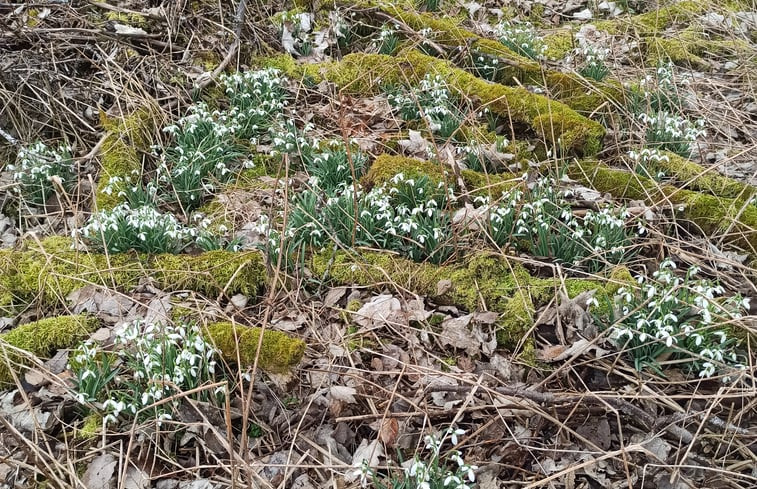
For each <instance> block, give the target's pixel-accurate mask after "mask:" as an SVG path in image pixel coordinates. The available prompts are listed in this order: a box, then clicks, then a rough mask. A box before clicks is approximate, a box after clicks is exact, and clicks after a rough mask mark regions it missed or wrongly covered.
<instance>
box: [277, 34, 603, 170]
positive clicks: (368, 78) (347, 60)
mask: <svg viewBox="0 0 757 489" xmlns="http://www.w3.org/2000/svg"><path fill="white" fill-rule="evenodd" d="M265 64H267V65H270V66H274V67H277V68H280V69H282V70H283V71H284V72H286V73H287V74H288V75H289V76H293V77H296V78H306V79H309V80H310V81H311V82H313V83H317V82H319V81H321V80H324V79H325V80H328V81H331V82H333V83H335V84H336V85H337V86H338V87H339V88H341V89H343V90H345V91H347V92H350V93H354V94H359V95H366V94H371V93H377V92H379V90H380V87H381V86H382V84H403V83H407V82H410V83H417V82H419V81H420V80H421V79H423V77H424V76H425V75H426V74H427V73H433V74H437V75H440V76H441V77H442V78H443V79H444V80H445V82H446V83H447V84H448V86H449V88H450V90H452V91H453V92H454V93H456V94H457V95H459V96H461V97H463V98H465V99H467V100H472V101H474V102H475V103H476V105H478V106H480V107H487V108H488V109H489V110H490V111H492V112H493V113H494V114H498V115H500V116H502V117H504V118H505V119H507V120H512V121H513V122H514V123H515V124H519V125H522V126H524V127H525V128H528V129H530V130H531V131H533V132H534V133H536V134H537V135H538V136H539V137H541V138H542V139H544V140H545V141H548V142H550V143H551V144H552V145H557V144H558V142H559V145H560V146H561V147H562V148H563V149H564V150H565V151H568V152H571V153H573V154H579V155H594V154H596V153H597V152H598V151H599V150H600V149H601V147H602V138H603V137H604V134H605V129H604V128H603V127H602V125H601V124H599V123H597V122H594V121H592V120H590V119H587V118H586V117H584V116H582V115H580V114H578V113H577V112H576V111H574V110H573V109H571V108H570V107H568V106H567V105H565V104H563V103H561V102H558V101H555V100H550V99H549V98H548V97H545V96H543V95H539V94H535V93H532V92H529V91H528V90H526V89H525V88H522V87H509V86H505V85H501V84H498V83H492V82H489V81H486V80H482V79H480V78H478V77H476V76H474V75H472V74H471V73H468V72H467V71H465V70H462V69H460V68H457V67H456V66H454V65H453V64H452V63H450V62H448V61H444V60H440V59H437V58H434V57H432V56H428V55H426V54H423V53H421V52H419V51H416V50H412V49H411V50H405V51H403V52H402V53H400V54H399V55H397V56H387V55H382V54H364V53H353V54H349V55H347V56H345V57H344V58H343V59H342V60H341V61H339V62H327V63H320V64H308V65H298V64H296V62H295V61H294V60H293V59H291V58H290V57H288V56H279V57H277V58H272V59H268V60H266V61H265Z"/></svg>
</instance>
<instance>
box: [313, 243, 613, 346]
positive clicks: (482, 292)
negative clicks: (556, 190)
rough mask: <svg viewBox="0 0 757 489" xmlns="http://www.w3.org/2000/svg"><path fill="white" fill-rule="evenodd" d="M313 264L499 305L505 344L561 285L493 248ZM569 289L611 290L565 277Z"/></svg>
mask: <svg viewBox="0 0 757 489" xmlns="http://www.w3.org/2000/svg"><path fill="white" fill-rule="evenodd" d="M311 270H312V271H313V273H314V274H315V275H317V276H328V278H330V279H331V280H334V281H335V282H337V283H339V284H343V285H351V284H359V285H364V286H367V287H370V288H373V289H381V288H383V287H384V286H385V284H386V283H387V282H389V283H392V284H395V285H396V286H397V287H398V288H400V289H404V290H409V291H412V292H413V293H416V294H419V295H422V296H425V297H428V298H430V299H432V300H433V301H434V302H436V303H438V304H451V305H456V306H459V307H462V308H464V309H466V310H468V311H476V310H489V311H496V312H498V313H500V314H501V316H500V320H499V321H498V323H497V325H498V331H497V341H498V343H499V345H500V346H502V347H504V348H514V347H516V346H517V345H518V344H519V343H521V342H522V341H523V339H524V337H525V335H526V334H527V333H528V331H529V330H530V329H531V327H532V326H533V321H534V319H533V316H534V312H535V310H536V308H538V307H540V306H543V305H545V304H547V303H548V302H549V301H550V300H551V299H552V298H553V297H554V295H555V292H556V291H557V290H559V288H560V287H561V285H560V281H559V280H557V279H539V278H534V277H532V276H531V275H530V274H529V273H528V271H527V270H526V269H525V268H523V266H522V265H520V264H518V263H516V262H515V261H512V260H508V259H507V258H506V257H502V256H496V255H493V254H489V253H478V254H474V255H472V256H470V257H469V258H468V259H467V260H465V262H464V263H463V264H460V265H450V266H438V265H432V264H428V263H415V262H412V261H410V260H406V259H403V258H400V257H398V256H396V255H392V254H389V253H378V252H367V251H366V252H361V253H359V254H349V253H345V252H338V253H336V254H332V253H331V252H322V253H320V254H316V255H314V256H313V257H312V261H311ZM565 289H566V290H567V293H568V295H569V296H570V297H574V296H576V295H578V294H580V293H581V292H584V291H587V290H593V289H597V297H600V298H602V299H607V294H608V292H607V291H606V290H605V285H604V284H603V283H602V282H599V281H593V280H580V279H567V280H566V281H565ZM600 302H604V303H608V304H609V303H610V301H609V300H604V301H600Z"/></svg>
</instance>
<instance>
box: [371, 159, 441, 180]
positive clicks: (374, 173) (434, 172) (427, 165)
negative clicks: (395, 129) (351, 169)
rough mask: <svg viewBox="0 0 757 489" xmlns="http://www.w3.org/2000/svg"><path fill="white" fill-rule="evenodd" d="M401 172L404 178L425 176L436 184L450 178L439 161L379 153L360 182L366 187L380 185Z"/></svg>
mask: <svg viewBox="0 0 757 489" xmlns="http://www.w3.org/2000/svg"><path fill="white" fill-rule="evenodd" d="M400 173H401V174H402V175H404V176H405V178H419V177H423V176H425V177H427V178H428V180H429V182H430V183H431V184H432V185H434V186H436V185H438V184H439V183H446V182H448V181H449V180H450V178H449V177H448V176H445V170H444V169H443V168H442V166H441V165H440V164H439V163H434V162H431V161H428V160H419V159H416V158H406V157H404V156H392V155H388V154H382V155H379V156H378V157H377V158H376V160H375V161H374V162H373V164H372V165H371V168H370V169H369V170H368V172H367V173H366V174H365V175H364V176H363V178H362V183H363V185H366V186H368V187H380V186H381V185H384V184H385V183H389V181H390V180H391V179H392V178H394V176H395V175H398V174H400Z"/></svg>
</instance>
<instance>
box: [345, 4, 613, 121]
mask: <svg viewBox="0 0 757 489" xmlns="http://www.w3.org/2000/svg"><path fill="white" fill-rule="evenodd" d="M343 3H345V4H348V3H349V6H350V7H352V6H354V4H355V2H343ZM358 4H360V5H365V7H366V8H368V9H371V8H377V9H379V10H380V11H381V12H382V13H383V14H384V15H385V16H388V17H391V18H394V19H397V21H399V22H401V23H403V24H405V25H407V26H408V27H410V28H412V29H413V30H415V31H416V32H419V31H421V30H423V29H431V32H432V33H433V40H434V43H436V44H437V45H441V46H444V47H445V49H446V50H447V51H448V52H449V53H450V55H451V56H450V57H451V58H454V59H457V60H460V61H458V64H460V65H462V67H465V66H464V65H468V66H469V65H470V64H471V63H472V62H473V59H474V58H475V57H478V56H480V55H486V56H488V57H492V58H496V59H498V60H499V61H500V63H499V68H498V73H497V80H496V81H497V82H499V83H502V84H504V85H517V84H524V85H536V86H540V87H544V88H545V89H546V90H547V91H548V93H549V95H550V96H551V97H552V98H554V99H556V100H559V101H560V102H563V103H565V104H566V105H568V106H569V107H571V108H573V109H575V110H577V111H579V112H585V113H590V112H593V111H595V110H596V109H597V108H598V107H600V106H601V105H602V104H604V103H605V102H606V101H607V100H608V98H609V99H613V100H622V98H623V96H622V93H623V88H622V86H621V85H620V84H618V83H615V82H601V83H600V82H594V81H591V80H586V79H583V78H581V77H579V76H576V75H574V74H571V73H561V72H559V71H554V70H551V69H548V68H546V67H545V66H543V65H542V64H540V63H539V62H537V61H534V60H532V59H529V58H526V57H524V56H521V55H520V54H518V53H515V52H514V51H512V50H511V49H509V48H508V47H507V46H505V45H504V44H502V43H501V42H499V41H497V40H493V39H487V38H484V37H481V36H479V35H478V34H476V33H475V32H472V31H470V30H468V29H466V28H465V27H463V26H461V25H460V23H459V21H456V20H455V19H454V18H450V17H446V18H443V19H440V18H438V17H437V16H434V15H433V14H432V13H430V12H418V11H417V10H416V8H415V6H414V5H412V4H409V5H403V4H402V3H401V2H399V3H398V2H372V1H361V2H358ZM367 15H368V16H371V15H375V14H370V13H369V14H367ZM545 42H546V44H547V48H548V49H547V53H546V54H547V56H549V57H551V58H556V59H560V58H563V57H564V56H565V55H567V54H568V52H569V51H570V50H571V49H572V48H573V47H574V43H573V35H572V32H570V31H568V30H565V29H563V30H561V31H560V32H559V35H558V34H554V35H550V36H547V37H545ZM463 46H464V47H465V49H464V51H463V52H464V53H467V56H461V55H460V54H461V47H463Z"/></svg>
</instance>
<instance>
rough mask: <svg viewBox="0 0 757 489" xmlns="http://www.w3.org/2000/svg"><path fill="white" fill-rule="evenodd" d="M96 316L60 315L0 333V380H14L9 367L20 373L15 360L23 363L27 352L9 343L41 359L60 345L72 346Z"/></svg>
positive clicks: (94, 325)
mask: <svg viewBox="0 0 757 489" xmlns="http://www.w3.org/2000/svg"><path fill="white" fill-rule="evenodd" d="M97 324H98V322H97V319H96V318H93V317H89V316H59V317H54V318H48V319H42V320H40V321H35V322H32V323H28V324H24V325H22V326H19V327H17V328H14V329H12V330H11V331H9V332H8V333H5V334H2V335H0V350H1V351H0V357H1V361H0V384H6V383H9V382H11V381H12V380H13V376H12V375H11V373H10V371H11V370H13V371H15V372H16V373H17V374H19V370H18V364H22V365H26V364H27V363H28V361H29V359H28V357H27V356H26V355H23V354H20V353H18V352H15V351H13V349H11V348H9V347H8V346H11V347H14V348H18V349H21V350H24V351H26V352H29V353H30V354H31V355H32V356H34V357H37V358H40V359H44V358H48V357H50V356H52V355H53V354H54V353H55V352H56V351H57V350H60V349H62V348H73V347H74V346H76V344H77V343H78V342H80V341H83V340H85V339H86V338H87V337H89V335H90V334H91V333H92V332H93V331H94V330H95V329H96V328H97Z"/></svg>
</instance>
